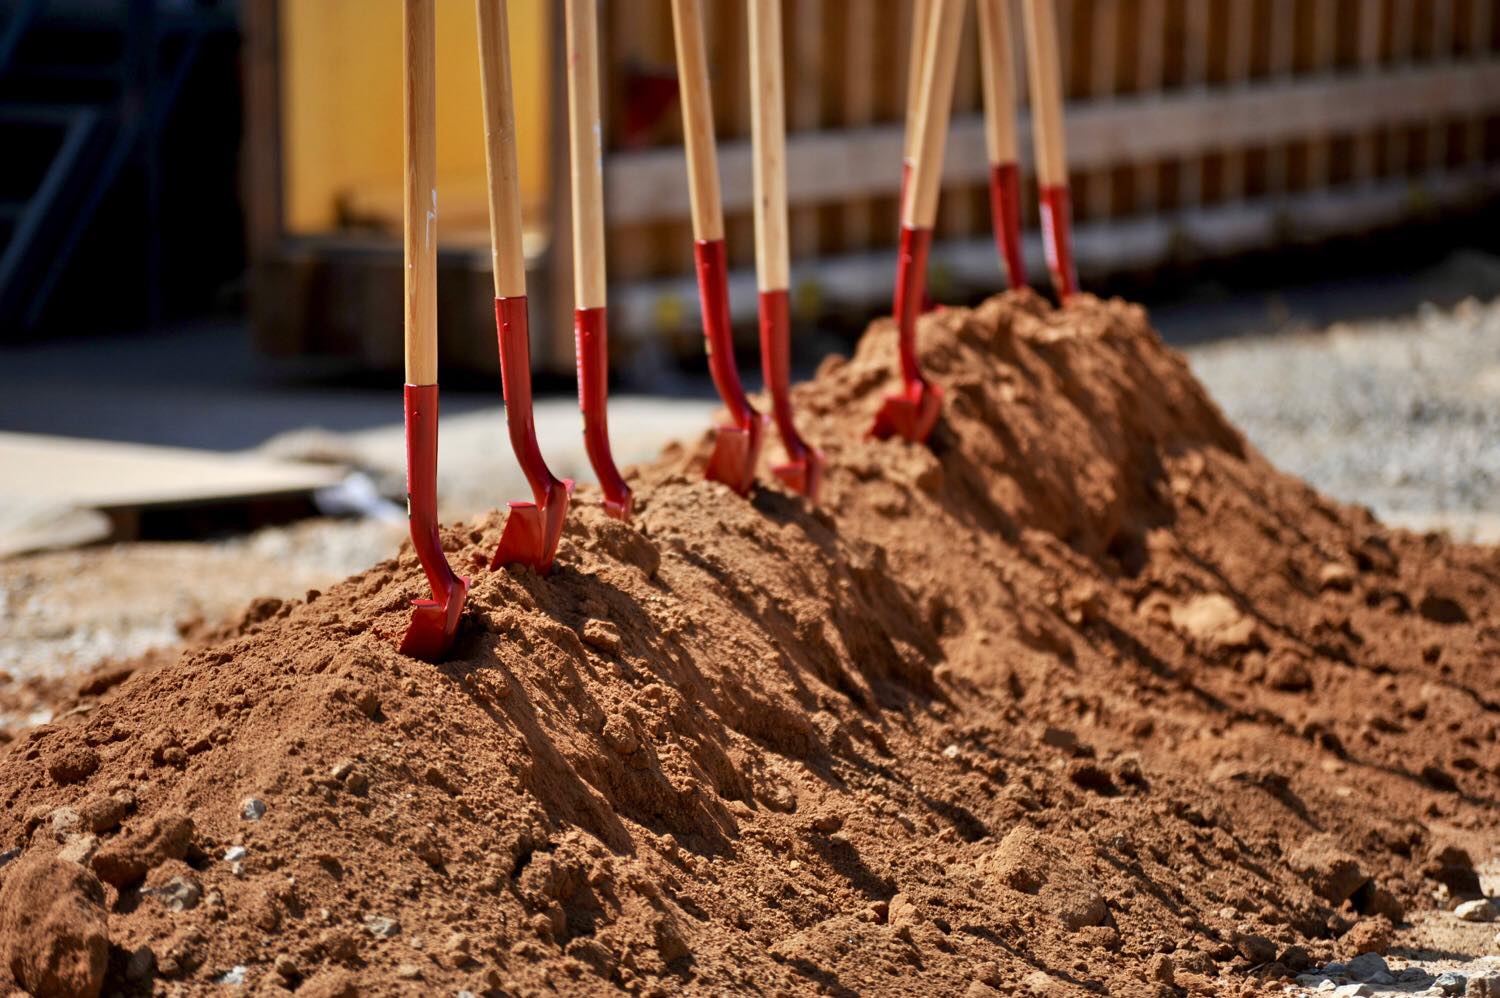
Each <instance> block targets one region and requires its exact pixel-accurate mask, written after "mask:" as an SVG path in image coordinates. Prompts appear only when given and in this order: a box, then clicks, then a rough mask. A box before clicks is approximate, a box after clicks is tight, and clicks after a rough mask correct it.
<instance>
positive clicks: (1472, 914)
mask: <svg viewBox="0 0 1500 998" xmlns="http://www.w3.org/2000/svg"><path fill="white" fill-rule="evenodd" d="M1453 914H1455V915H1457V916H1458V917H1459V918H1461V919H1462V920H1464V921H1465V922H1493V921H1494V920H1495V919H1496V918H1497V917H1500V907H1497V906H1496V905H1495V903H1494V902H1493V901H1491V900H1490V899H1489V898H1477V899H1475V900H1473V901H1465V902H1463V903H1462V904H1460V905H1459V906H1458V907H1456V908H1454V909H1453Z"/></svg>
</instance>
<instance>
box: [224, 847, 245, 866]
mask: <svg viewBox="0 0 1500 998" xmlns="http://www.w3.org/2000/svg"><path fill="white" fill-rule="evenodd" d="M249 854H250V851H249V850H248V849H246V848H245V847H244V846H230V847H229V848H228V849H225V850H224V862H226V863H238V862H239V861H240V860H242V859H244V858H245V857H246V856H248V855H249Z"/></svg>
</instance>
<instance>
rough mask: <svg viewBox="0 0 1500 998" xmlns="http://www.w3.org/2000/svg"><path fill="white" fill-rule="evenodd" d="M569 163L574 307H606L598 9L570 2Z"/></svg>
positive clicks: (589, 1)
mask: <svg viewBox="0 0 1500 998" xmlns="http://www.w3.org/2000/svg"><path fill="white" fill-rule="evenodd" d="M563 7H564V12H565V13H564V20H565V21H566V28H565V31H566V37H565V42H566V44H567V58H568V67H567V72H568V139H569V141H568V163H569V167H570V172H571V174H572V180H573V307H574V308H579V309H583V308H604V307H605V304H606V298H605V286H604V279H605V274H604V126H603V123H602V122H601V121H600V119H599V12H598V9H597V4H596V3H595V0H565V2H564V4H563Z"/></svg>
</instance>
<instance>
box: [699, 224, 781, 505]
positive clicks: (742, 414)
mask: <svg viewBox="0 0 1500 998" xmlns="http://www.w3.org/2000/svg"><path fill="white" fill-rule="evenodd" d="M693 258H694V261H695V262H696V264H697V271H698V298H699V301H700V304H701V305H702V309H703V337H704V342H705V345H706V346H707V348H708V370H709V373H710V374H711V375H712V376H713V379H714V387H715V388H717V389H718V391H719V398H720V399H721V400H722V401H723V403H724V407H725V408H726V409H728V410H729V418H730V419H731V420H733V423H732V424H731V425H728V426H720V427H718V428H717V430H716V432H715V436H714V449H713V453H712V454H711V455H710V456H709V459H708V467H707V469H706V470H705V472H704V474H705V477H707V478H708V479H709V480H710V481H714V482H723V483H724V484H725V485H727V486H729V487H730V488H731V489H733V490H734V491H735V492H738V493H739V494H740V495H744V494H745V493H747V492H749V491H750V487H751V486H752V485H754V484H755V466H756V464H757V462H758V461H759V460H760V451H761V445H762V444H763V443H764V441H765V419H764V417H762V416H761V414H760V413H759V412H757V411H756V409H755V407H754V406H753V405H751V404H750V399H749V398H747V397H746V395H745V389H744V386H743V385H742V384H741V382H740V371H739V366H738V365H737V364H736V363H735V361H734V334H733V330H732V328H731V326H730V324H729V277H728V267H727V263H726V253H725V249H724V240H722V239H699V240H698V241H697V242H696V243H695V244H694V246H693Z"/></svg>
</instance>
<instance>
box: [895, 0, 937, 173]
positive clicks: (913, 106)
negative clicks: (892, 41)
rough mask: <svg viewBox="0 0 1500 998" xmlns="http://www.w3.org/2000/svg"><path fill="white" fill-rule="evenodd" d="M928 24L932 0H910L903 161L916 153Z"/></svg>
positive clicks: (908, 159)
mask: <svg viewBox="0 0 1500 998" xmlns="http://www.w3.org/2000/svg"><path fill="white" fill-rule="evenodd" d="M931 26H932V0H913V3H912V10H911V47H910V49H909V50H908V54H907V57H906V134H905V135H904V136H903V137H902V145H901V158H902V159H903V160H904V161H906V162H910V161H911V160H912V159H913V158H914V157H915V156H916V155H917V149H916V141H917V109H918V108H919V107H921V105H922V60H923V58H924V56H925V55H926V53H927V29H928V28H929V27H931Z"/></svg>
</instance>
